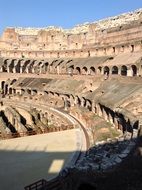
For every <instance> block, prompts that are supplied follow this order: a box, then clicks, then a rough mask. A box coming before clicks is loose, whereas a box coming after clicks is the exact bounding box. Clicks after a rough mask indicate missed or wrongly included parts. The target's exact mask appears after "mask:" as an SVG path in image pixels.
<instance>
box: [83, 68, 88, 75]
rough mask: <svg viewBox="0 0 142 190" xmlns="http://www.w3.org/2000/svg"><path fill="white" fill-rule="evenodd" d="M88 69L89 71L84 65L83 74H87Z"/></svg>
mask: <svg viewBox="0 0 142 190" xmlns="http://www.w3.org/2000/svg"><path fill="white" fill-rule="evenodd" d="M87 71H88V69H87V67H83V68H82V74H83V75H85V74H87Z"/></svg>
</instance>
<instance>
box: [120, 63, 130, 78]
mask: <svg viewBox="0 0 142 190" xmlns="http://www.w3.org/2000/svg"><path fill="white" fill-rule="evenodd" d="M127 70H128V69H127V67H126V65H123V66H122V67H121V75H122V76H127Z"/></svg>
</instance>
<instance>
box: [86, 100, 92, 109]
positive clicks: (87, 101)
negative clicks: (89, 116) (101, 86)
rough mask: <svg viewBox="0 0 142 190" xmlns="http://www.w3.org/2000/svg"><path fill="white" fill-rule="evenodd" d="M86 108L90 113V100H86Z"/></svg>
mask: <svg viewBox="0 0 142 190" xmlns="http://www.w3.org/2000/svg"><path fill="white" fill-rule="evenodd" d="M86 108H87V109H88V110H89V111H92V102H91V100H86Z"/></svg>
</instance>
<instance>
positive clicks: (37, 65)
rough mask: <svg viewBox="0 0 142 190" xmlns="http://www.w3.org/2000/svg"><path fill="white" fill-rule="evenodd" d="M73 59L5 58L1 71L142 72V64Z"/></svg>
mask: <svg viewBox="0 0 142 190" xmlns="http://www.w3.org/2000/svg"><path fill="white" fill-rule="evenodd" d="M71 61H72V60H52V61H45V60H24V59H12V60H11V59H5V60H4V62H3V65H2V66H1V67H0V71H1V72H8V73H42V74H46V73H49V74H72V75H96V74H97V75H98V74H99V75H122V76H138V75H140V74H141V69H142V68H141V66H138V65H136V64H132V65H119V66H117V65H113V66H108V65H105V66H103V65H102V66H101V65H98V66H97V65H93V63H92V65H90V66H87V64H86V66H80V65H79V64H77V65H76V64H75V63H73V64H72V65H69V63H70V62H71Z"/></svg>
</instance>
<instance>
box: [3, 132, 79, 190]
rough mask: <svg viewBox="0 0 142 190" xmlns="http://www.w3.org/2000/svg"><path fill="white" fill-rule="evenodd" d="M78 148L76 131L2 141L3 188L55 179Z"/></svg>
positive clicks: (18, 189) (19, 187)
mask: <svg viewBox="0 0 142 190" xmlns="http://www.w3.org/2000/svg"><path fill="white" fill-rule="evenodd" d="M76 149H77V143H76V129H72V130H68V131H61V132H54V133H48V134H43V135H35V136H28V137H21V138H16V139H9V140H3V141H0V189H1V190H22V189H24V186H26V185H29V184H31V183H33V182H35V181H38V180H40V179H42V178H44V179H46V180H48V179H49V178H52V177H54V176H56V175H57V173H58V172H59V171H60V170H61V169H62V167H63V166H65V165H66V164H67V163H68V162H69V160H70V158H71V154H72V153H74V152H75V151H76Z"/></svg>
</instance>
